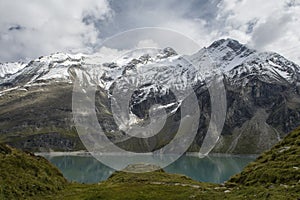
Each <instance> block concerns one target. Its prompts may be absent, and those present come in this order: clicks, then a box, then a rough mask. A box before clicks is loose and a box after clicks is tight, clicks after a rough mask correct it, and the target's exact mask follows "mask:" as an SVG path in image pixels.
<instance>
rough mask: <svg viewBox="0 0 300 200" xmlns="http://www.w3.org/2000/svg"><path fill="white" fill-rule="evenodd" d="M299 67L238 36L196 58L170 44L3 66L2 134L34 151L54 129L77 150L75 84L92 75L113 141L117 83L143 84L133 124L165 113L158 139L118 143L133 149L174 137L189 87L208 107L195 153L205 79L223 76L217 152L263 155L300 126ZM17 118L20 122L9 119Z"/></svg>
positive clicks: (102, 116) (135, 97) (136, 99)
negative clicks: (156, 108) (154, 112)
mask: <svg viewBox="0 0 300 200" xmlns="http://www.w3.org/2000/svg"><path fill="white" fill-rule="evenodd" d="M299 70H300V68H299V66H298V65H296V64H295V63H293V62H291V61H289V60H287V59H285V58H284V57H282V56H280V55H279V54H276V53H273V52H258V51H256V50H253V49H250V48H248V47H247V46H245V45H242V44H240V43H239V42H238V41H235V40H232V39H226V40H225V39H222V40H218V41H216V42H214V43H213V44H211V45H210V46H209V47H206V48H203V49H200V50H199V51H198V52H197V53H195V54H194V55H178V54H177V53H176V51H175V50H173V49H172V48H165V49H160V50H159V49H158V50H150V49H146V50H137V51H133V52H130V53H125V54H120V56H119V57H117V58H115V59H108V58H107V56H105V55H101V54H95V55H84V54H77V55H71V54H64V53H55V54H52V55H50V56H43V57H40V58H38V59H36V60H33V61H31V62H29V63H27V64H23V63H6V64H1V65H0V108H1V109H2V111H1V112H0V121H1V122H0V127H2V128H1V134H8V136H7V138H8V139H7V141H12V142H11V143H12V144H15V145H16V146H21V147H24V145H25V143H26V142H25V143H24V140H26V141H27V137H29V138H30V141H31V142H29V143H28V142H27V143H26V145H27V146H28V148H34V146H36V145H38V143H39V142H41V143H43V144H44V143H45V141H48V143H51V141H52V140H50V139H49V137H50V138H51V134H50V133H52V132H55V133H56V134H57V135H56V136H55V137H57V138H60V139H61V140H63V141H65V142H66V143H68V145H67V146H68V148H67V149H74V148H75V146H76V145H75V144H74V141H73V140H70V139H69V138H66V137H65V133H64V131H62V130H67V132H72V131H74V129H73V128H72V127H73V125H72V115H71V109H70V108H71V106H70V104H71V102H72V101H71V97H72V95H71V93H72V81H73V80H74V78H76V76H80V74H82V73H86V74H88V76H87V77H88V79H86V80H85V81H88V82H90V83H92V82H93V83H97V84H98V86H99V87H100V88H99V92H100V97H99V99H97V102H98V106H100V108H99V109H97V113H98V118H99V121H101V123H102V125H104V127H105V128H104V129H105V130H106V131H107V133H108V135H109V137H110V138H112V140H116V141H117V138H119V139H120V137H119V136H117V134H119V133H120V132H119V131H120V129H119V128H118V127H117V125H116V124H115V123H114V120H113V118H112V116H111V110H110V101H111V98H112V93H113V91H114V89H115V88H117V89H118V90H119V91H126V90H127V89H128V84H129V83H134V84H136V86H138V87H137V89H136V91H135V92H134V94H133V95H132V99H131V102H130V112H131V114H132V116H133V117H132V118H130V119H129V121H130V120H131V123H139V122H141V121H143V119H147V115H148V114H149V113H148V110H149V109H150V107H151V106H152V105H154V104H160V105H161V107H160V108H161V109H166V110H167V113H168V114H169V115H168V116H169V121H168V125H167V126H168V127H169V128H170V127H171V128H172V130H166V129H164V130H163V131H164V133H163V134H160V136H157V137H158V138H155V139H153V138H151V139H149V140H143V141H136V142H137V143H138V145H132V144H131V145H127V146H126V144H125V143H124V144H123V143H122V144H120V145H121V146H124V148H127V147H128V146H129V147H128V148H129V149H130V148H131V147H132V148H141V149H142V148H146V149H148V150H149V149H150V150H151V149H155V148H158V146H157V143H159V144H160V145H162V144H164V143H165V142H167V141H168V139H170V138H172V133H173V132H174V129H176V127H177V126H178V118H180V117H179V112H178V110H179V108H180V105H181V102H182V101H183V100H184V99H185V97H186V95H187V94H186V93H187V92H186V91H187V89H188V88H189V87H191V88H193V90H194V91H195V92H196V95H197V97H198V101H199V105H200V107H201V109H202V110H201V117H200V122H199V130H198V136H197V138H196V140H195V142H194V144H193V145H192V146H191V148H190V150H191V151H195V150H197V149H198V148H199V146H201V143H202V141H203V137H204V135H205V133H206V130H207V126H208V122H209V118H210V109H211V105H210V100H209V99H210V97H209V93H208V91H207V84H209V81H210V79H211V77H213V76H216V74H218V75H221V77H223V78H224V84H225V88H226V93H227V105H228V106H227V109H228V112H227V117H226V122H225V127H224V130H223V133H222V135H223V136H222V138H221V139H220V141H219V144H218V145H217V147H216V148H215V151H218V152H234V153H258V152H261V151H263V150H265V149H267V148H269V147H270V146H271V145H272V144H274V143H275V142H277V141H278V139H279V138H281V137H282V136H283V135H284V134H285V133H287V132H288V131H289V130H291V129H293V128H295V127H296V126H298V125H299V123H298V122H299V121H300V113H299V111H298V110H300V109H299V108H300V96H299V88H298V87H299V79H300V72H299ZM172 89H176V90H178V93H179V97H176V98H175V97H174V94H173V93H172V92H171V91H172ZM54 91H55V92H54ZM97 98H98V97H97ZM62 100H63V101H62ZM20 102H21V103H20ZM58 102H61V103H60V104H59V103H58ZM18 104H20V105H18ZM47 105H48V106H49V107H47ZM49 108H51V111H50V110H49ZM52 110H55V111H56V112H52ZM20 112H21V113H26V112H28V113H35V114H32V115H29V116H31V117H27V118H26V117H25V116H24V117H20V116H19V115H20ZM37 113H38V114H37ZM57 113H60V114H57ZM21 116H22V115H21ZM12 119H13V120H15V122H14V123H11V122H10V121H12ZM177 128H178V127H177ZM24 129H25V130H26V132H27V133H29V136H26V139H24V140H18V142H16V143H14V139H12V138H13V137H14V136H15V135H22V130H24ZM37 133H38V134H37ZM11 134H12V135H11ZM45 134H46V136H45ZM47 134H48V135H47ZM49 134H50V135H49ZM33 135H35V136H33ZM121 135H122V133H121ZM36 137H39V139H36ZM45 137H46V138H45ZM74 137H75V136H74ZM62 138H63V139H62ZM75 138H76V137H75ZM32 141H35V142H32ZM76 141H77V140H76ZM118 141H121V140H118ZM155 141H156V142H155ZM157 141H163V142H157ZM52 142H53V141H52ZM46 143H47V142H46ZM54 143H55V145H58V144H57V142H54ZM77 144H78V141H77ZM26 145H25V146H26ZM49 145H50V146H49ZM51 145H52V146H53V145H54V144H52V143H51V144H48V148H53V147H52V146H51ZM55 145H54V146H55ZM133 146H136V147H133ZM59 148H63V147H62V146H61V145H60V146H59ZM135 150H136V149H135Z"/></svg>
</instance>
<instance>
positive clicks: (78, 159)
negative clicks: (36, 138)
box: [43, 154, 255, 183]
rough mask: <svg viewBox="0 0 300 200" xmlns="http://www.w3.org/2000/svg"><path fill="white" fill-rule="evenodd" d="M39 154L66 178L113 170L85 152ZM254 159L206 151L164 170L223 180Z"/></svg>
mask: <svg viewBox="0 0 300 200" xmlns="http://www.w3.org/2000/svg"><path fill="white" fill-rule="evenodd" d="M43 156H44V157H45V158H47V159H48V160H49V161H50V162H51V163H52V164H54V165H55V166H56V167H58V168H59V169H60V170H61V172H62V173H63V175H64V176H65V177H66V178H67V179H68V180H69V181H76V182H80V183H97V182H100V181H103V180H106V179H107V178H108V177H109V176H110V175H111V174H112V173H113V172H114V171H115V170H113V169H112V168H110V167H107V166H106V165H104V164H102V163H101V162H99V161H98V160H96V159H95V158H94V157H92V156H88V155H87V156H77V155H76V156H74V155H60V156H51V155H47V154H46V155H43ZM254 159H255V156H236V155H226V156H225V155H210V156H207V157H204V158H199V157H196V156H191V155H183V156H182V157H180V158H179V159H178V160H177V161H175V162H174V163H172V164H171V165H169V166H167V167H165V168H164V170H165V171H166V172H169V173H178V174H184V175H186V176H188V177H190V178H192V179H194V180H197V181H202V182H211V183H223V182H224V181H226V180H228V179H229V178H230V177H231V176H232V175H234V174H237V173H239V172H241V171H242V170H243V168H244V167H245V166H246V165H247V164H248V163H249V162H251V161H253V160H254Z"/></svg>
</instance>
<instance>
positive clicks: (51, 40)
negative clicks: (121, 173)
mask: <svg viewBox="0 0 300 200" xmlns="http://www.w3.org/2000/svg"><path fill="white" fill-rule="evenodd" d="M143 27H161V28H166V29H170V30H174V31H176V32H179V33H181V34H184V35H186V36H188V37H189V38H192V39H193V40H195V41H196V42H197V43H198V44H199V46H201V47H204V46H209V45H210V44H211V43H212V42H213V41H215V40H218V39H221V38H233V39H236V40H238V41H240V42H241V43H243V44H246V45H248V46H249V47H251V48H254V49H257V50H259V51H275V52H277V53H280V54H281V55H283V56H285V57H286V58H288V59H290V60H292V61H294V62H296V63H298V64H300V34H299V33H300V0H264V1H262V0H187V1H182V0H164V1H157V0H47V1H41V0H22V1H17V0H0V62H12V61H22V60H30V59H35V58H37V57H39V56H42V55H49V54H51V53H55V52H66V53H95V52H97V51H98V50H99V49H98V48H99V45H100V44H101V43H102V42H103V41H105V39H107V38H110V37H112V36H113V35H115V34H119V33H121V32H123V31H127V30H130V29H135V28H143ZM148 42H149V41H148ZM141 43H142V44H144V43H147V41H141ZM150 43H151V41H150Z"/></svg>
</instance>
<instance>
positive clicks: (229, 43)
mask: <svg viewBox="0 0 300 200" xmlns="http://www.w3.org/2000/svg"><path fill="white" fill-rule="evenodd" d="M225 47H228V48H230V49H231V50H233V51H235V52H237V51H239V50H245V49H249V48H248V47H246V45H244V44H241V43H240V42H239V41H237V40H234V39H231V38H227V39H220V40H217V41H215V42H213V43H212V44H211V45H210V46H209V47H208V49H218V48H225Z"/></svg>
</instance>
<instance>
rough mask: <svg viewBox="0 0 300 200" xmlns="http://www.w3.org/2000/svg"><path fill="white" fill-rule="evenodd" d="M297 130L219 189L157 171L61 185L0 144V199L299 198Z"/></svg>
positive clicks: (41, 163)
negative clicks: (92, 182) (98, 181)
mask: <svg viewBox="0 0 300 200" xmlns="http://www.w3.org/2000/svg"><path fill="white" fill-rule="evenodd" d="M299 156H300V128H298V129H296V130H295V131H293V132H292V133H290V134H289V135H288V136H287V137H286V138H284V139H283V141H281V142H280V143H278V144H277V145H275V146H274V147H273V148H272V149H271V150H269V151H267V152H265V153H263V154H262V155H261V156H259V157H258V158H257V159H256V160H255V161H254V162H252V163H250V164H249V165H248V166H247V167H245V169H244V170H243V171H242V172H241V173H239V174H237V175H235V176H233V177H232V178H231V179H230V180H229V181H228V182H226V183H225V184H212V183H201V182H198V181H194V180H192V179H190V178H188V177H186V176H183V175H178V174H168V173H165V172H164V171H163V170H158V171H155V172H149V173H139V174H135V173H127V172H115V173H114V174H113V175H112V176H111V177H110V178H109V179H108V180H106V181H104V182H100V183H98V184H79V183H70V182H67V181H66V180H65V179H64V178H63V176H62V174H61V173H60V172H59V171H58V170H57V169H56V168H55V167H53V166H52V165H51V164H50V163H49V162H48V161H47V160H46V159H44V158H42V157H36V156H33V155H32V154H30V153H24V152H21V151H18V150H15V149H13V148H10V147H8V146H6V145H0V166H1V172H0V178H1V179H0V191H1V192H0V199H46V200H47V199H54V200H55V199H57V200H62V199H72V200H77V199H78V200H79V199H86V200H92V199H93V200H94V199H104V200H105V199H107V200H108V199H109V200H118V199H120V200H121V199H122V200H126V199H128V200H138V199H143V200H144V199H145V200H147V199H149V200H150V199H151V200H155V199H165V200H168V199H170V200H171V199H172V200H173V199H175V200H176V199H178V200H179V199H180V200H181V199H184V200H185V199H230V200H235V199H236V200H240V199H270V200H289V199H291V200H297V199H300V157H299Z"/></svg>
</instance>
